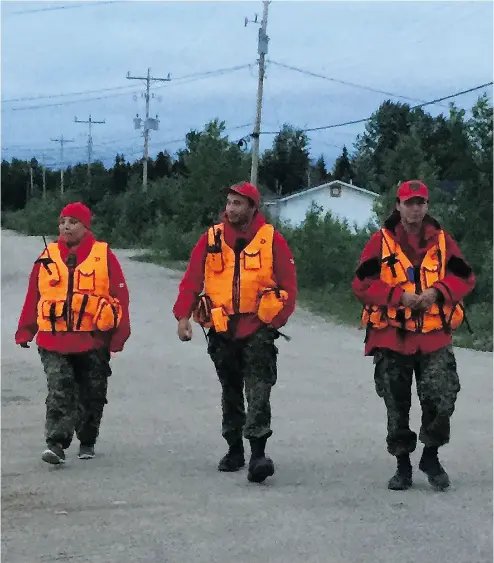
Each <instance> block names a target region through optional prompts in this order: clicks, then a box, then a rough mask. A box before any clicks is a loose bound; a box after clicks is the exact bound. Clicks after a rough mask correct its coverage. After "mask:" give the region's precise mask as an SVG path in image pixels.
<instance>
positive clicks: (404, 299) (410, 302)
mask: <svg viewBox="0 0 494 563" xmlns="http://www.w3.org/2000/svg"><path fill="white" fill-rule="evenodd" d="M421 297H422V296H421V295H416V294H415V293H409V292H408V291H405V292H404V293H403V295H402V296H401V303H402V305H404V306H405V307H410V308H411V309H418V308H419V306H420V303H421Z"/></svg>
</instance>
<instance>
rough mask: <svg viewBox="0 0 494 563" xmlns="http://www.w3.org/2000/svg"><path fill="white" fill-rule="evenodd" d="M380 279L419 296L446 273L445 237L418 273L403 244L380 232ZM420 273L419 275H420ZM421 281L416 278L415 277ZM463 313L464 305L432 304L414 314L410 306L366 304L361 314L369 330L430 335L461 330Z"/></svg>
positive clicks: (385, 232)
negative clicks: (397, 329) (384, 329)
mask: <svg viewBox="0 0 494 563" xmlns="http://www.w3.org/2000/svg"><path fill="white" fill-rule="evenodd" d="M381 236H382V242H381V248H382V251H381V280H382V281H384V282H385V283H387V284H389V285H391V286H393V287H395V286H399V287H401V288H402V289H403V290H404V291H406V292H409V293H416V294H419V293H421V292H422V291H424V290H425V289H427V288H430V287H432V286H433V285H434V284H435V283H436V282H438V281H439V280H442V279H443V278H444V276H445V273H446V238H445V236H444V231H442V230H441V231H439V234H438V242H437V244H435V245H434V246H432V247H431V248H430V249H429V250H428V251H427V253H426V255H425V256H424V259H423V260H422V264H421V265H420V268H419V272H416V270H415V269H414V267H413V265H412V263H411V262H410V260H409V259H408V258H407V257H406V255H405V253H404V252H403V250H402V249H401V247H400V245H399V244H398V243H397V242H396V241H395V240H394V238H393V237H392V236H391V234H390V232H389V231H388V230H387V229H385V228H383V229H381ZM417 274H418V276H417ZM416 276H417V277H418V279H415V277H416ZM463 318H464V312H463V306H462V304H461V303H456V304H454V305H453V306H452V305H446V304H444V305H438V304H433V305H432V306H431V307H430V308H429V309H427V310H426V311H413V310H412V309H411V308H409V307H403V306H400V307H397V308H394V307H378V306H376V305H371V306H369V305H367V306H365V307H364V310H363V312H362V324H363V325H366V326H367V327H369V328H375V329H383V328H385V327H387V326H394V327H398V328H402V329H404V330H407V331H411V332H424V333H427V332H431V331H433V330H441V329H444V330H447V331H449V330H450V329H456V328H458V327H459V326H460V325H461V323H462V322H463Z"/></svg>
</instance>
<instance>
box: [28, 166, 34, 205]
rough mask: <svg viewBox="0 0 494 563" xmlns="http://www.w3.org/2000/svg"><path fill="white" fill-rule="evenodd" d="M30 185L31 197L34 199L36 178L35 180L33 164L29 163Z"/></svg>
mask: <svg viewBox="0 0 494 563" xmlns="http://www.w3.org/2000/svg"><path fill="white" fill-rule="evenodd" d="M29 183H30V186H31V197H33V194H34V178H33V167H32V164H31V163H29Z"/></svg>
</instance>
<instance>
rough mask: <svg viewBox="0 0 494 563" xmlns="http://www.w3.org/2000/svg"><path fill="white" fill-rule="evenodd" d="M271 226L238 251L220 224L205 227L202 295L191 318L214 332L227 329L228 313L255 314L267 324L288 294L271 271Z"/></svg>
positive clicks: (272, 228) (266, 227)
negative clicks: (278, 284) (278, 285)
mask: <svg viewBox="0 0 494 563" xmlns="http://www.w3.org/2000/svg"><path fill="white" fill-rule="evenodd" d="M273 237H274V227H273V225H268V224H265V225H263V226H262V227H261V228H260V229H259V230H258V231H257V233H256V235H255V237H254V238H253V239H252V241H251V242H250V243H249V244H248V245H247V246H246V247H245V248H244V249H243V250H242V251H241V252H239V253H235V251H234V250H233V249H232V248H230V247H229V246H228V245H227V244H226V242H225V236H224V226H223V224H222V223H220V224H218V225H215V226H214V227H211V228H210V229H209V230H208V246H207V255H206V261H205V266H204V294H203V295H202V296H201V297H200V299H199V303H198V306H197V308H196V310H195V311H194V320H195V321H196V322H198V323H199V324H201V325H202V326H203V327H205V328H209V327H214V329H215V330H216V331H217V332H225V331H226V330H228V320H229V318H230V316H231V315H234V314H239V313H240V314H241V313H256V314H257V315H258V317H259V318H260V319H261V321H263V322H264V323H266V324H269V323H270V322H271V321H272V320H273V319H274V317H275V316H276V315H277V314H278V313H279V312H280V311H281V309H282V308H283V306H284V304H285V302H286V299H287V298H288V294H287V293H286V291H284V290H280V289H279V288H278V287H277V286H276V281H275V279H274V274H273Z"/></svg>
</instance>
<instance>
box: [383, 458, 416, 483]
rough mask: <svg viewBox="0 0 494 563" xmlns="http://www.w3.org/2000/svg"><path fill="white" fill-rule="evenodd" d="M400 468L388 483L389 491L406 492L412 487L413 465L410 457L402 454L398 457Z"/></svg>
mask: <svg viewBox="0 0 494 563" xmlns="http://www.w3.org/2000/svg"><path fill="white" fill-rule="evenodd" d="M396 460H397V463H398V467H397V469H396V473H395V474H394V475H393V477H391V479H390V480H389V483H388V489H391V490H392V491H406V490H407V489H409V488H410V487H411V486H412V464H411V463H410V455H409V454H402V455H398V456H396Z"/></svg>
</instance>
